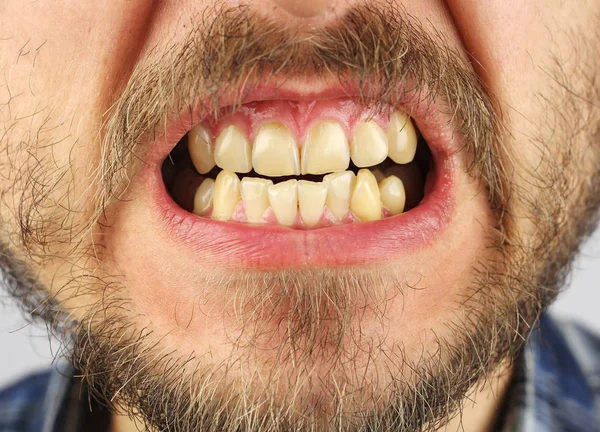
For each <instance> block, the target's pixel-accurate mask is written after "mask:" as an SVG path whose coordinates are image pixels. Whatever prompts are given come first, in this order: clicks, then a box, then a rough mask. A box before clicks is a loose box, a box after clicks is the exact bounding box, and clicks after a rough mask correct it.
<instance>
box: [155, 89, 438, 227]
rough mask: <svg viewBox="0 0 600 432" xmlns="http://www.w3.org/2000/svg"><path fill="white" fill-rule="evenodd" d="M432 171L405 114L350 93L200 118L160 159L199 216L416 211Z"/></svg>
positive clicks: (310, 220) (342, 216) (316, 222)
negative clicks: (373, 107)
mask: <svg viewBox="0 0 600 432" xmlns="http://www.w3.org/2000/svg"><path fill="white" fill-rule="evenodd" d="M434 173H435V164H434V160H433V157H432V154H431V151H430V149H429V146H428V145H427V143H426V142H425V140H424V139H423V137H422V136H421V134H420V133H419V131H418V129H417V128H416V126H415V125H414V124H413V121H412V120H411V119H410V117H409V116H408V115H407V114H406V113H404V112H403V111H401V110H391V109H390V110H378V111H376V112H372V111H370V110H366V109H364V108H360V107H359V106H358V105H356V104H355V103H354V101H352V100H351V99H347V98H343V99H335V100H318V101H310V102H304V101H281V100H273V101H258V102H251V103H247V104H245V105H242V106H241V107H240V109H238V110H236V112H235V113H233V114H229V115H225V116H223V117H222V118H219V119H218V120H217V121H206V122H202V123H200V124H198V125H196V126H195V127H194V128H193V129H191V130H190V131H189V132H188V133H187V134H186V135H185V136H184V137H183V138H182V139H181V140H180V141H179V142H178V144H177V145H176V147H175V148H174V149H173V150H172V151H171V153H170V154H169V157H168V158H166V159H165V160H164V162H163V165H162V175H163V179H164V182H165V186H166V189H167V191H168V192H169V194H170V196H171V197H172V198H173V200H174V201H175V202H176V203H177V205H179V206H180V207H181V208H183V209H184V210H186V211H188V212H191V213H194V214H195V215H196V216H197V217H201V218H209V219H214V220H218V221H229V222H236V223H245V224H252V225H281V226H285V227H290V228H293V229H311V230H312V229H319V228H326V227H331V226H334V225H345V224H356V223H361V222H371V221H376V220H380V219H385V218H390V217H393V216H397V215H402V214H403V213H406V212H410V211H411V210H412V209H414V208H416V207H418V205H419V203H420V202H421V201H422V200H423V198H424V197H425V195H426V193H427V192H428V190H430V189H431V188H432V187H433V183H434V175H433V174H434ZM426 185H427V186H426Z"/></svg>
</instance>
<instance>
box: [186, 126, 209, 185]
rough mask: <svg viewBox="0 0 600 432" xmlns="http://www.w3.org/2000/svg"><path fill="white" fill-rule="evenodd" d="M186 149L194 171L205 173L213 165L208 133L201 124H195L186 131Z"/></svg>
mask: <svg viewBox="0 0 600 432" xmlns="http://www.w3.org/2000/svg"><path fill="white" fill-rule="evenodd" d="M188 151H189V152H190V158H191V159H192V163H193V164H194V167H196V171H198V172H199V173H200V174H206V173H207V172H209V171H210V170H211V169H213V168H214V166H215V157H214V156H213V147H212V145H210V134H209V133H208V131H207V130H206V129H205V128H203V127H202V126H196V127H195V128H194V129H192V130H191V131H189V132H188Z"/></svg>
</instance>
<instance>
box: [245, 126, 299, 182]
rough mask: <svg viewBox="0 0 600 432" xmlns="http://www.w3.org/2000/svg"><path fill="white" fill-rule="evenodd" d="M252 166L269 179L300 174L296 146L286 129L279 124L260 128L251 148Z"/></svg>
mask: <svg viewBox="0 0 600 432" xmlns="http://www.w3.org/2000/svg"><path fill="white" fill-rule="evenodd" d="M252 166H253V167H254V171H256V172H257V173H259V174H262V175H265V176H269V177H277V176H287V175H299V174H300V157H299V155H298V146H297V145H296V141H295V140H294V138H293V137H292V134H291V132H290V131H289V130H288V128H287V127H285V126H284V125H282V124H281V123H266V124H264V125H262V126H261V127H260V129H259V130H258V134H257V135H256V139H255V140H254V146H253V147H252Z"/></svg>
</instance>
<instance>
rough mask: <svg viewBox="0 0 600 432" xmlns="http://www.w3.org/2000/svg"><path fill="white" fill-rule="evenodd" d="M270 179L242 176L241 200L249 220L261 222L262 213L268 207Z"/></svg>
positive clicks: (271, 183)
mask: <svg viewBox="0 0 600 432" xmlns="http://www.w3.org/2000/svg"><path fill="white" fill-rule="evenodd" d="M271 185H273V182H272V181H271V180H267V179H261V178H257V177H244V178H243V179H242V184H241V193H242V202H243V203H244V209H245V210H246V216H247V217H248V221H249V222H254V223H257V222H263V214H264V213H265V210H266V209H267V208H269V192H268V190H269V186H271Z"/></svg>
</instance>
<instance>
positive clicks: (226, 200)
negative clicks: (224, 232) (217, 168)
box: [212, 170, 240, 221]
mask: <svg viewBox="0 0 600 432" xmlns="http://www.w3.org/2000/svg"><path fill="white" fill-rule="evenodd" d="M239 201H240V179H239V178H238V176H237V175H236V174H235V173H232V172H231V171H225V170H223V171H221V172H220V173H219V175H218V176H217V179H216V180H215V189H214V193H213V212H212V218H213V219H217V220H222V221H226V220H229V219H231V215H232V214H233V211H234V210H235V206H236V205H237V203H238V202H239Z"/></svg>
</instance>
